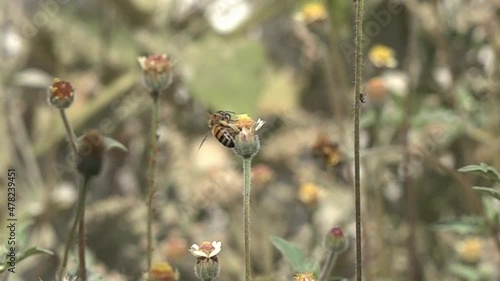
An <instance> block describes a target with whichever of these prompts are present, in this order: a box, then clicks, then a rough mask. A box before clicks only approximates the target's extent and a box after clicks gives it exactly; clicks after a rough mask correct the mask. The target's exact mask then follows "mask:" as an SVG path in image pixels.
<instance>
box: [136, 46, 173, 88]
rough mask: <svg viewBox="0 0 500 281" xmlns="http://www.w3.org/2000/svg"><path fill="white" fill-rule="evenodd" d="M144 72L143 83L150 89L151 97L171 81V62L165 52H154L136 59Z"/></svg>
mask: <svg viewBox="0 0 500 281" xmlns="http://www.w3.org/2000/svg"><path fill="white" fill-rule="evenodd" d="M137 60H138V61H139V65H140V66H141V68H142V72H143V74H144V84H145V85H146V86H147V87H148V88H149V89H150V90H151V92H152V95H153V98H158V95H159V92H160V91H162V90H164V89H166V88H167V87H168V86H170V84H171V83H172V71H171V68H172V62H171V60H170V58H169V57H168V56H167V55H166V54H154V55H149V56H147V57H139V58H138V59H137Z"/></svg>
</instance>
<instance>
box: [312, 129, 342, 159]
mask: <svg viewBox="0 0 500 281" xmlns="http://www.w3.org/2000/svg"><path fill="white" fill-rule="evenodd" d="M312 153H313V155H314V156H315V157H318V158H321V160H322V161H323V163H324V164H325V165H327V166H331V167H334V166H337V165H338V164H339V163H340V162H341V161H342V153H341V151H340V148H339V145H338V143H336V142H332V141H330V139H329V138H328V136H327V135H326V134H325V133H321V134H320V135H319V136H318V139H317V140H316V143H315V144H314V145H313V147H312Z"/></svg>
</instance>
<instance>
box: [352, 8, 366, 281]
mask: <svg viewBox="0 0 500 281" xmlns="http://www.w3.org/2000/svg"><path fill="white" fill-rule="evenodd" d="M354 2H355V6H356V40H355V42H354V43H355V45H356V53H355V61H356V65H355V68H354V69H355V70H354V89H355V90H354V193H355V197H356V200H355V201H356V203H355V205H356V206H355V209H356V280H357V281H362V280H363V251H362V248H361V247H362V241H361V188H360V186H361V183H360V182H361V180H360V169H359V107H360V98H361V76H362V70H363V69H362V68H363V53H362V52H363V5H364V0H355V1H354Z"/></svg>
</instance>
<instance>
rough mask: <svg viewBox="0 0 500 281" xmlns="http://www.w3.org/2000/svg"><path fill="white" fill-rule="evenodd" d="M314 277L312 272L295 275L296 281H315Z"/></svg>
mask: <svg viewBox="0 0 500 281" xmlns="http://www.w3.org/2000/svg"><path fill="white" fill-rule="evenodd" d="M314 280H315V279H314V275H313V274H312V273H310V272H307V273H297V274H296V275H295V281H314Z"/></svg>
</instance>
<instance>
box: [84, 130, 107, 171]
mask: <svg viewBox="0 0 500 281" xmlns="http://www.w3.org/2000/svg"><path fill="white" fill-rule="evenodd" d="M77 146H78V155H79V157H80V158H79V159H78V165H77V169H78V172H80V173H81V174H82V175H84V176H96V175H98V174H99V172H100V171H101V168H102V164H103V158H104V152H105V151H106V144H105V141H104V138H103V136H102V134H101V132H100V131H99V130H90V131H88V132H86V133H85V134H84V135H83V136H82V137H81V138H80V139H78V142H77Z"/></svg>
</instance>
